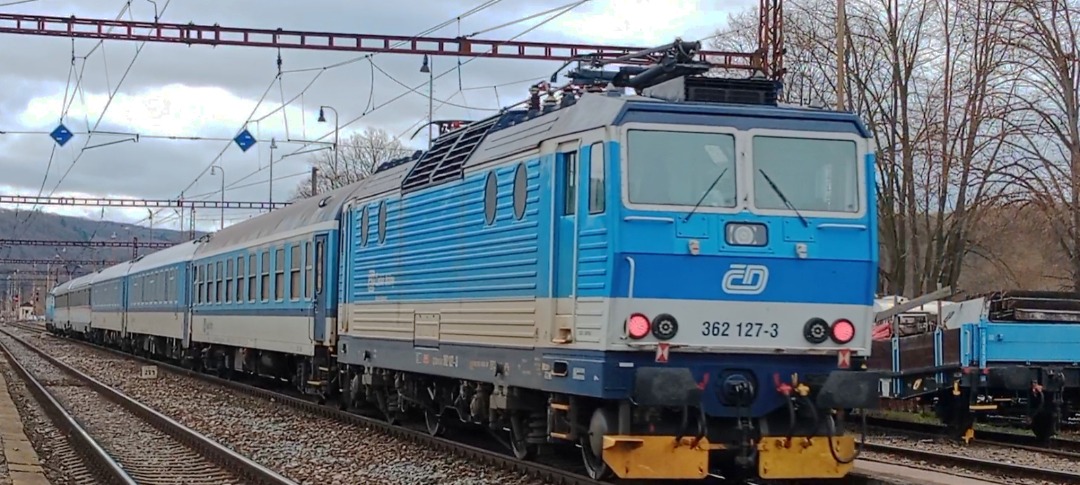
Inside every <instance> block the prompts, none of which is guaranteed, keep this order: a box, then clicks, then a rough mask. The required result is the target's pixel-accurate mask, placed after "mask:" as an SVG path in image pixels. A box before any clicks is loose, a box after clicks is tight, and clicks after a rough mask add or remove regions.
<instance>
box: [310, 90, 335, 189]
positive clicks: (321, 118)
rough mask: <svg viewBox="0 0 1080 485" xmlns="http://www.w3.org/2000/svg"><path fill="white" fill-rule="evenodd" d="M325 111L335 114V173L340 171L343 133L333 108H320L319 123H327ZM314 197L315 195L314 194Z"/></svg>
mask: <svg viewBox="0 0 1080 485" xmlns="http://www.w3.org/2000/svg"><path fill="white" fill-rule="evenodd" d="M324 109H328V110H330V111H333V112H334V172H335V173H336V172H338V171H339V167H338V132H339V131H341V124H339V123H338V112H337V110H336V109H334V108H333V107H331V106H325V105H324V106H319V123H326V113H324V112H323V110H324ZM312 195H314V194H312Z"/></svg>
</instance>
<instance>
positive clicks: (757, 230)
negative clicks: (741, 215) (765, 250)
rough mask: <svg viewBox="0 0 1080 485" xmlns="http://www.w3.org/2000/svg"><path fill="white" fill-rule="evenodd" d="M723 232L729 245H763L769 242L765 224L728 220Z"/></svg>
mask: <svg viewBox="0 0 1080 485" xmlns="http://www.w3.org/2000/svg"><path fill="white" fill-rule="evenodd" d="M724 233H725V235H726V236H725V239H726V240H727V243H728V244H729V245H731V246H764V245H766V244H768V242H769V230H768V228H767V227H765V224H756V223H745V222H729V223H727V225H726V226H725V229H724Z"/></svg>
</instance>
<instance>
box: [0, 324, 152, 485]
mask: <svg viewBox="0 0 1080 485" xmlns="http://www.w3.org/2000/svg"><path fill="white" fill-rule="evenodd" d="M5 333H7V332H5ZM9 335H10V334H9ZM0 352H3V354H4V356H5V357H7V360H8V362H9V363H10V364H11V368H12V369H13V370H14V371H15V373H16V374H18V375H19V378H20V379H22V380H23V382H24V383H25V384H26V387H27V389H29V390H30V394H32V395H33V396H34V400H35V401H37V403H38V404H39V405H40V406H41V409H42V410H43V411H44V412H45V415H46V416H48V417H49V419H50V420H51V421H52V423H53V425H55V426H56V428H57V429H59V430H60V431H61V432H62V433H63V434H64V435H65V436H67V437H68V439H69V440H71V441H72V442H73V443H72V445H73V448H74V449H75V451H76V452H77V453H78V454H79V455H80V456H81V457H82V459H83V463H84V464H85V465H87V467H88V468H89V471H90V472H91V473H92V474H93V475H94V477H95V478H97V479H98V480H101V482H102V483H117V484H125V485H127V484H130V485H135V480H134V479H133V478H131V476H130V475H128V474H127V472H125V471H124V469H123V467H121V466H120V464H119V463H117V462H116V460H114V459H113V457H112V456H109V453H108V452H106V451H105V449H104V448H102V447H101V445H99V444H98V442H97V441H96V440H94V438H92V437H91V436H90V433H87V432H86V430H85V429H83V427H82V426H81V425H80V424H79V423H78V422H77V421H75V418H74V417H72V416H71V414H69V413H68V412H67V411H66V410H64V407H63V406H62V405H61V404H60V402H59V401H57V400H56V398H54V397H53V396H52V394H50V393H49V391H48V390H46V389H45V386H44V385H42V384H41V382H40V381H38V380H37V379H36V378H34V376H33V375H31V374H30V371H29V370H27V369H26V367H24V366H23V365H22V363H21V362H19V361H18V360H16V359H15V355H13V354H12V353H11V351H10V350H9V349H8V348H7V346H6V345H4V343H3V342H0Z"/></svg>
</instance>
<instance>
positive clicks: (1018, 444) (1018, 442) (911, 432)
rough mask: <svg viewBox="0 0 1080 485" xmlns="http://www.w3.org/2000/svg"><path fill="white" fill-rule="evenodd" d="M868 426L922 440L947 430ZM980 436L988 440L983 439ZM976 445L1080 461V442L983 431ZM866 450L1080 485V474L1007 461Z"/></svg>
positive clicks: (901, 449) (877, 422) (872, 446)
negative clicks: (924, 437)
mask: <svg viewBox="0 0 1080 485" xmlns="http://www.w3.org/2000/svg"><path fill="white" fill-rule="evenodd" d="M867 425H869V426H871V427H876V428H880V429H885V430H888V431H890V432H895V433H898V434H902V435H908V436H920V437H922V436H927V437H940V436H942V434H941V433H942V432H944V431H945V429H946V428H945V427H944V426H940V425H935V424H932V423H920V422H911V421H901V420H891V419H885V418H878V417H869V416H868V417H867ZM980 436H982V437H987V438H989V439H980V438H979V437H980ZM975 441H976V442H977V443H981V444H985V445H990V446H999V447H1003V448H1012V449H1016V450H1022V451H1031V452H1035V453H1043V454H1046V455H1052V456H1056V457H1059V458H1064V459H1068V460H1073V461H1077V460H1080V442H1078V441H1072V440H1063V439H1054V440H1051V441H1050V443H1047V444H1038V440H1036V439H1035V437H1034V436H1025V435H1019V434H1013V433H1002V432H995V431H981V430H980V431H978V432H977V433H976V440H975ZM865 449H866V450H868V451H874V452H878V453H888V454H892V455H899V456H903V457H907V458H912V459H917V460H923V461H926V462H928V463H933V464H936V465H942V466H957V467H962V468H966V469H970V470H975V471H983V472H994V473H1001V474H1005V475H1006V476H1008V477H1010V478H1015V479H1020V478H1026V479H1036V480H1046V481H1052V482H1062V483H1080V473H1074V472H1069V471H1064V470H1055V469H1049V468H1037V467H1033V466H1028V465H1020V464H1015V463H1009V462H1007V461H1004V460H1002V461H991V460H986V459H982V458H974V457H968V456H963V455H959V454H956V453H937V452H933V451H928V450H921V449H915V448H910V447H906V446H894V445H884V444H879V443H867V444H866V447H865Z"/></svg>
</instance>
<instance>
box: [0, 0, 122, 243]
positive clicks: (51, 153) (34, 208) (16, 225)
mask: <svg viewBox="0 0 1080 485" xmlns="http://www.w3.org/2000/svg"><path fill="white" fill-rule="evenodd" d="M20 3H29V2H28V1H22V2H10V3H7V4H2V5H0V6H10V5H17V4H20ZM130 9H131V0H127V1H125V2H124V6H123V7H121V9H120V12H119V13H118V14H117V15H116V20H120V19H121V18H123V17H124V13H125V12H128V11H130ZM113 29H114V27H109V29H108V30H106V32H112V31H113ZM103 42H104V40H98V42H97V44H95V45H94V47H92V48H91V49H90V50H89V51H87V53H86V54H85V55H84V56H83V57H82V58H83V65H82V68H81V69H80V70H79V74H78V75H77V76H76V82H75V89H74V90H75V91H79V90H80V87H81V84H82V79H83V74H84V72H85V70H86V59H87V58H88V57H89V56H90V55H92V54H93V53H94V51H95V50H96V49H97V47H98V46H100V45H101V44H102V43H103ZM75 59H76V57H75V39H74V38H72V39H71V63H70V65H69V67H68V79H67V83H66V85H65V87H64V98H65V99H64V105H62V109H61V112H60V121H59V123H61V124H62V123H63V121H64V118H66V117H67V114H68V110H69V109H70V108H71V103H74V101H75V95H74V93H72V96H71V98H70V100H68V98H67V94H68V93H69V92H71V76H72V74H73V72H74V68H75ZM80 99H82V100H83V103H84V107H85V95H84V94H82V93H81V94H80ZM84 111H86V110H85V109H84ZM84 116H85V117H86V119H87V125H88V126H89V117H88V116H86V115H85V113H84ZM56 150H57V145H56V144H53V145H52V147H51V149H50V150H49V159H48V162H47V163H46V168H45V174H44V175H43V176H42V179H41V186H40V187H39V188H38V193H37V195H38V196H39V197H40V196H41V194H42V193H43V192H44V191H45V185H46V184H47V183H48V180H49V174H50V173H52V165H53V162H54V161H55V157H56ZM38 207H39V206H38V204H34V205H32V206H31V207H30V210H29V211H28V214H27V216H26V218H24V219H22V220H20V219H19V205H16V206H15V217H14V219H15V220H14V225H13V226H12V233H15V232H18V230H19V228H20V227H22V226H23V225H25V224H27V223H29V222H30V220H31V219H32V218H33V217H34V213H35V212H36V211H37V209H38ZM8 249H9V250H10V248H8Z"/></svg>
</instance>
